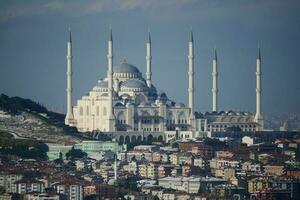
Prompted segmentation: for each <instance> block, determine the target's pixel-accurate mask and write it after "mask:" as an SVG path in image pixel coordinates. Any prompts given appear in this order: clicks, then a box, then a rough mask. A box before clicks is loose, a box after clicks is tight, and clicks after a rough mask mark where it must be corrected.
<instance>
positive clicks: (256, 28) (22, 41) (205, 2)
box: [0, 0, 300, 114]
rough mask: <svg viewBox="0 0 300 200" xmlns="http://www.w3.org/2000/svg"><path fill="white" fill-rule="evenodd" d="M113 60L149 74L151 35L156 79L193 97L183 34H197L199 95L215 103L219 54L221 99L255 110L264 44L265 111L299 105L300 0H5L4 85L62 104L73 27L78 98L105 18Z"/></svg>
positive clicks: (100, 64)
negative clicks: (214, 64)
mask: <svg viewBox="0 0 300 200" xmlns="http://www.w3.org/2000/svg"><path fill="white" fill-rule="evenodd" d="M110 25H111V26H112V29H113V35H114V64H119V63H120V61H122V60H123V58H124V57H125V58H126V59H127V60H128V62H129V63H131V64H133V65H135V66H137V67H138V68H139V69H140V70H141V72H142V73H143V74H144V72H145V69H146V61H145V55H146V48H145V41H146V36H147V31H148V29H150V31H151V34H152V42H153V45H152V52H153V59H152V61H153V67H152V68H153V70H152V71H153V82H154V84H155V85H156V87H157V88H160V89H161V90H163V91H165V92H166V93H167V95H168V96H169V98H171V99H173V100H175V101H177V102H183V103H187V86H188V82H187V70H188V67H187V63H188V62H187V61H188V60H187V44H188V43H187V42H188V36H189V31H190V29H192V30H193V32H194V41H195V73H196V74H195V79H196V80H195V96H196V107H197V109H198V110H200V111H201V112H205V111H209V110H211V63H212V53H213V48H214V46H216V47H217V51H218V58H219V65H218V67H219V108H220V109H221V110H229V109H233V110H245V111H251V112H254V111H255V63H256V54H257V46H258V43H260V46H261V48H262V59H263V60H262V72H263V81H262V87H263V97H262V109H263V113H265V114H279V113H286V112H293V113H294V112H300V103H299V102H300V78H299V77H300V65H299V56H300V1H299V0H99V1H93V0H89V1H83V0H82V1H75V0H69V1H55V0H52V1H46V0H44V1H38V0H36V1H32V0H27V1H17V0H6V1H5V0H3V1H1V2H0V93H6V94H8V95H10V96H14V95H17V96H21V97H26V98H31V99H33V100H36V101H38V102H40V103H42V104H44V105H46V106H47V107H48V108H49V109H52V110H56V111H59V112H65V107H66V41H67V32H68V27H71V29H72V33H73V54H74V59H73V71H74V76H73V80H74V85H73V88H74V103H75V100H77V99H78V98H80V97H81V96H83V95H84V94H86V93H87V92H88V91H89V90H90V89H91V88H92V87H93V86H94V85H95V84H96V82H97V80H98V79H99V78H102V77H104V76H105V74H106V68H107V60H106V51H107V46H106V45H107V42H106V41H107V38H108V29H109V26H110Z"/></svg>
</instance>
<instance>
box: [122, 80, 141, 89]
mask: <svg viewBox="0 0 300 200" xmlns="http://www.w3.org/2000/svg"><path fill="white" fill-rule="evenodd" d="M123 88H132V89H141V90H144V89H147V86H146V84H145V83H144V82H143V81H140V80H136V79H130V80H127V81H125V82H123V83H122V84H121V89H123Z"/></svg>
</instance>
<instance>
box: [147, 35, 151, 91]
mask: <svg viewBox="0 0 300 200" xmlns="http://www.w3.org/2000/svg"><path fill="white" fill-rule="evenodd" d="M146 48H147V55H146V63H147V72H146V79H147V86H148V88H151V85H152V83H151V76H152V71H151V61H152V55H151V35H150V31H149V32H148V41H147V44H146Z"/></svg>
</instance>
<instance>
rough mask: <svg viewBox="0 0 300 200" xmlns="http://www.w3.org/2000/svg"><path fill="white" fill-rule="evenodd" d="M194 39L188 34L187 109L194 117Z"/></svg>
mask: <svg viewBox="0 0 300 200" xmlns="http://www.w3.org/2000/svg"><path fill="white" fill-rule="evenodd" d="M193 45H194V39H193V32H192V31H191V33H190V40H189V47H188V48H189V55H188V59H189V71H188V75H189V88H188V92H189V108H190V109H191V113H190V116H191V117H193V116H194V46H193Z"/></svg>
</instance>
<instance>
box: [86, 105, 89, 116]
mask: <svg viewBox="0 0 300 200" xmlns="http://www.w3.org/2000/svg"><path fill="white" fill-rule="evenodd" d="M89 114H90V108H89V107H88V106H87V107H86V115H89Z"/></svg>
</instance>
